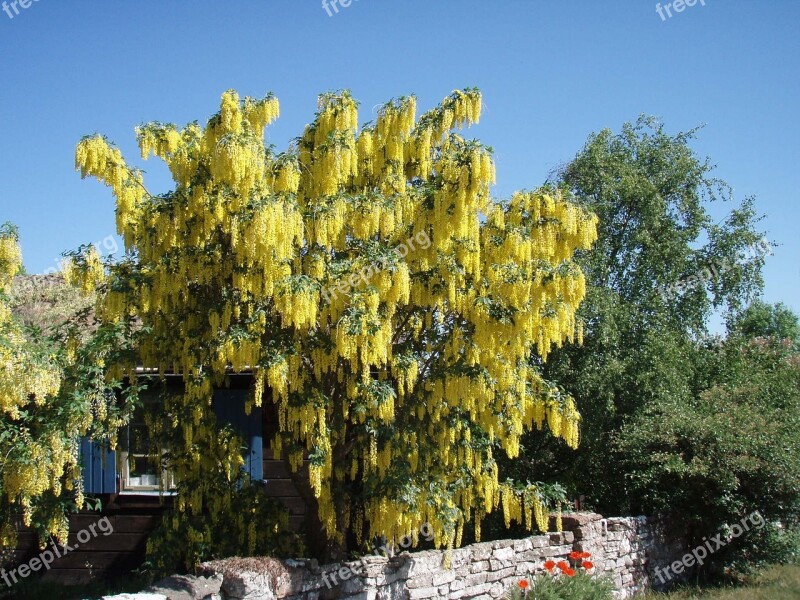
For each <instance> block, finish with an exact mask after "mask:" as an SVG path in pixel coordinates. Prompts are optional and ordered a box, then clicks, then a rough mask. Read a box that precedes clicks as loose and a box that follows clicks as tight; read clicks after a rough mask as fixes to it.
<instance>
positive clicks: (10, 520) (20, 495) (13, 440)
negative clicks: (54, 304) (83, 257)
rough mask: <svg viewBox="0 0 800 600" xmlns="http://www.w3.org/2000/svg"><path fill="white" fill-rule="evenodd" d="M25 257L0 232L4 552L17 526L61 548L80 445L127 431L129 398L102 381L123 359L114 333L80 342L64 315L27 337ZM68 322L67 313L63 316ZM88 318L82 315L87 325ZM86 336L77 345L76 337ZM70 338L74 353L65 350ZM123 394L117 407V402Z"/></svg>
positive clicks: (79, 495)
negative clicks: (20, 313)
mask: <svg viewBox="0 0 800 600" xmlns="http://www.w3.org/2000/svg"><path fill="white" fill-rule="evenodd" d="M21 264H22V254H21V252H20V248H19V243H18V233H17V229H16V228H15V227H14V226H12V225H10V224H5V225H3V226H0V546H2V547H3V548H13V547H14V546H15V544H16V540H17V533H18V531H19V529H20V527H21V526H23V525H24V526H29V527H31V528H33V530H34V531H35V532H37V533H38V534H39V538H40V540H41V541H42V543H46V541H47V539H48V538H49V537H50V536H53V537H55V538H56V539H57V540H59V541H60V542H62V543H66V541H67V533H68V521H67V515H68V513H70V512H74V511H75V510H80V509H82V508H83V507H84V497H83V494H84V490H83V488H82V483H81V482H82V477H81V466H80V456H79V451H78V440H79V438H80V437H81V436H85V435H96V436H97V437H98V438H105V437H108V436H109V435H112V436H113V435H114V433H115V432H116V430H117V429H118V428H119V427H120V426H121V425H122V424H123V423H124V422H125V420H126V418H127V416H126V415H127V411H128V409H129V408H130V406H131V405H130V403H129V402H127V400H125V398H127V397H128V394H127V393H125V392H121V390H119V389H118V387H117V385H116V384H117V383H118V382H114V381H111V380H108V379H107V378H106V373H105V371H104V369H103V362H104V361H105V360H110V361H116V360H118V356H117V354H116V353H118V352H127V345H126V343H125V342H124V341H123V340H124V338H125V336H120V335H118V334H119V332H118V331H117V329H118V328H117V326H116V325H114V324H112V325H109V326H108V327H101V328H97V329H95V330H94V331H93V332H91V334H86V331H87V328H86V326H85V323H86V321H85V318H82V317H81V315H76V314H65V315H63V319H61V320H59V322H58V323H53V325H55V326H57V327H55V329H48V330H47V331H42V329H41V328H36V327H33V326H28V327H23V325H22V323H21V322H20V320H19V319H17V318H16V317H15V315H14V314H13V311H12V308H13V303H12V301H11V291H12V284H13V281H14V276H15V275H16V274H17V273H18V272H19V271H20V266H21ZM68 312H69V311H68ZM84 317H85V315H84ZM81 331H82V332H83V333H84V334H85V335H81V334H80V332H81ZM67 338H69V339H70V340H71V341H70V343H65V340H66V339H67ZM115 392H120V395H121V397H122V398H123V402H118V401H117V400H116V399H115V395H116V394H115Z"/></svg>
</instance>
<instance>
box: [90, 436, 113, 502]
mask: <svg viewBox="0 0 800 600" xmlns="http://www.w3.org/2000/svg"><path fill="white" fill-rule="evenodd" d="M81 469H82V470H83V490H84V492H85V493H87V494H116V493H117V453H116V452H114V451H113V450H109V449H108V447H107V446H104V445H102V444H100V443H99V442H93V441H92V440H90V439H89V438H86V437H84V438H81Z"/></svg>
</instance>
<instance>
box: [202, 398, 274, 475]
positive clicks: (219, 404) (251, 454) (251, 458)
mask: <svg viewBox="0 0 800 600" xmlns="http://www.w3.org/2000/svg"><path fill="white" fill-rule="evenodd" d="M248 394H249V392H248V391H247V390H229V389H221V390H216V391H215V392H214V400H213V402H212V407H213V409H214V414H215V415H216V416H217V420H218V421H219V422H220V424H221V425H230V426H231V427H233V429H234V431H236V432H237V433H238V434H239V435H241V436H242V438H244V441H245V443H246V444H247V451H246V453H245V455H244V469H245V471H247V473H248V474H249V475H250V478H251V479H255V480H261V479H264V448H263V432H262V415H263V410H262V409H261V408H260V407H255V406H254V407H253V408H252V410H251V411H250V414H249V415H248V414H245V411H244V406H245V403H246V402H247V397H248Z"/></svg>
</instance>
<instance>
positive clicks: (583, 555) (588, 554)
mask: <svg viewBox="0 0 800 600" xmlns="http://www.w3.org/2000/svg"><path fill="white" fill-rule="evenodd" d="M591 555H592V553H591V552H581V558H589V557H590V556H591Z"/></svg>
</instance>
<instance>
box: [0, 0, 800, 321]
mask: <svg viewBox="0 0 800 600" xmlns="http://www.w3.org/2000/svg"><path fill="white" fill-rule="evenodd" d="M23 1H25V2H26V3H27V2H28V0H23ZM704 2H705V5H702V4H701V3H700V1H699V0H698V2H697V3H696V5H695V6H693V7H686V8H685V10H683V11H682V12H680V13H675V12H674V11H673V13H672V17H670V18H666V20H662V18H661V17H659V15H658V14H657V12H656V3H655V2H653V1H651V0H635V1H634V0H608V1H606V2H598V1H596V0H584V1H548V2H544V1H536V0H509V1H501V0H496V1H487V0H483V1H480V2H479V1H474V0H463V1H459V2H456V1H455V0H405V1H402V2H388V1H386V0H354V1H353V2H352V4H351V6H349V7H347V8H340V9H339V13H338V14H333V16H328V14H327V13H326V11H325V10H324V9H323V7H322V5H321V0H238V1H237V2H220V1H218V0H217V1H211V0H191V2H190V1H189V0H184V1H182V2H179V1H177V0H173V1H172V2H164V1H163V0H161V1H156V0H138V1H137V2H102V3H101V2H88V1H85V0H70V1H69V2H65V1H63V0H61V1H56V0H37V1H35V2H31V3H30V6H29V7H28V8H21V7H20V6H19V5H18V6H17V8H18V10H19V14H18V15H15V16H14V18H13V19H12V18H9V17H8V16H7V14H6V13H5V12H0V57H2V60H0V106H1V107H2V116H0V123H2V126H1V127H2V129H0V181H2V185H3V189H2V192H0V221H5V220H10V221H13V222H14V223H16V224H18V225H19V227H20V230H21V236H22V248H23V253H24V260H25V265H26V267H27V269H28V271H29V272H43V271H45V270H47V269H48V268H50V267H53V266H55V262H56V260H57V258H58V257H59V254H60V253H61V252H62V251H63V250H66V249H70V248H76V247H77V246H78V245H79V244H81V243H90V242H95V241H98V240H102V239H104V238H105V237H106V236H108V235H110V234H113V233H114V214H113V203H112V199H111V196H110V194H109V192H108V190H107V189H106V188H104V187H102V186H101V185H99V184H98V183H96V182H94V181H89V180H87V181H82V180H81V179H80V177H79V176H78V174H76V173H75V171H74V170H73V156H74V147H75V143H76V142H77V141H78V140H79V138H80V137H81V136H82V135H84V134H87V133H94V132H100V133H103V134H106V135H107V136H108V137H109V138H110V139H112V140H114V141H115V142H116V143H117V144H118V145H119V146H120V148H121V149H122V150H123V152H124V153H125V155H126V156H127V157H128V159H129V161H131V162H133V163H134V164H136V165H138V166H142V167H144V168H145V170H147V171H148V172H149V173H148V182H149V187H150V188H151V189H155V190H158V191H164V190H165V189H166V186H167V185H168V180H167V179H166V178H165V171H164V169H162V168H161V166H160V165H159V164H158V163H157V162H155V161H148V162H146V163H142V162H141V161H140V160H139V159H138V151H137V149H136V144H135V139H134V134H133V128H134V126H135V125H137V124H138V123H141V122H145V121H151V120H159V121H169V122H175V123H178V124H184V123H186V122H189V121H192V120H195V119H198V120H200V121H205V119H206V118H207V117H208V116H209V115H210V114H212V113H213V112H214V111H216V110H217V109H218V103H219V96H220V94H221V93H222V92H223V91H224V90H226V89H228V88H235V89H237V90H238V91H239V92H240V93H241V94H243V95H245V94H246V95H251V96H261V95H264V94H265V93H267V92H269V91H272V92H274V93H275V94H276V95H277V96H278V98H279V99H280V101H281V109H282V117H281V118H280V120H279V121H278V123H277V124H275V125H273V126H272V127H271V128H270V129H269V130H268V136H269V141H270V142H272V143H274V144H276V146H278V148H281V149H282V148H284V147H285V146H286V144H287V142H288V140H289V139H290V138H292V137H294V136H296V135H298V134H299V133H300V132H301V131H302V128H303V126H304V124H305V123H307V122H308V121H309V120H310V119H311V117H312V115H313V112H314V110H315V106H316V97H317V94H319V93H320V92H323V91H327V90H332V89H340V88H350V89H351V90H352V91H353V93H354V95H355V96H356V97H357V98H358V99H359V100H360V101H361V103H362V111H361V117H362V121H366V120H369V119H371V118H372V116H373V115H372V114H371V113H372V107H373V106H375V105H377V104H379V103H382V102H384V101H386V100H388V99H389V98H391V97H395V96H399V95H407V94H410V93H415V94H416V95H417V96H418V99H419V105H420V108H421V109H425V108H428V107H430V106H432V105H434V104H436V103H437V102H438V101H439V100H440V99H441V98H442V97H444V96H445V95H446V94H448V93H449V92H450V91H451V90H452V89H454V88H462V87H466V86H477V87H479V88H481V89H482V90H483V93H484V99H485V107H486V109H485V113H484V116H483V119H482V121H481V124H480V125H479V126H478V127H476V128H473V129H472V130H471V135H474V136H475V137H479V138H481V139H482V140H483V141H484V142H486V143H488V144H490V145H492V146H493V147H494V148H495V151H496V159H497V165H498V186H497V189H496V192H497V194H498V195H503V196H505V195H508V194H509V193H510V192H512V191H513V190H515V189H519V188H523V187H527V188H530V187H534V186H536V185H538V184H540V183H542V182H543V181H544V180H545V178H546V176H547V174H548V172H549V171H550V170H551V169H552V168H553V167H555V166H557V165H559V164H561V163H563V162H566V161H568V160H569V159H571V158H572V157H573V156H574V155H575V154H576V152H577V151H578V150H579V149H580V148H581V147H582V146H583V144H584V142H585V141H586V138H587V136H588V135H589V134H590V133H591V132H594V131H599V130H600V129H603V128H605V127H610V128H612V129H614V130H618V129H619V127H620V126H621V124H622V123H623V122H625V121H629V120H633V119H635V118H636V117H637V115H639V114H640V113H648V114H653V115H657V116H659V117H661V118H662V119H663V120H664V122H665V124H666V126H667V129H668V130H669V131H671V132H677V131H679V130H686V129H689V128H691V127H694V126H696V125H699V124H706V127H705V129H703V131H702V132H701V134H700V139H699V140H698V141H697V143H696V144H695V148H696V150H697V151H698V152H699V153H700V154H701V155H707V156H709V157H710V158H711V159H712V161H713V162H714V163H715V164H716V165H718V169H717V171H716V173H717V175H718V176H720V177H722V178H724V179H726V180H727V181H728V182H729V183H730V184H731V185H732V186H733V187H734V189H735V192H736V197H737V198H738V199H741V198H742V197H744V196H747V195H756V196H757V198H758V207H759V209H760V211H761V212H763V213H766V214H767V218H766V219H765V220H764V221H763V222H762V226H763V229H764V230H766V231H767V233H768V237H769V238H770V239H771V240H774V241H776V242H778V243H779V244H781V246H780V247H778V248H777V249H776V250H775V254H774V256H771V257H769V258H768V259H767V264H766V269H765V278H766V293H765V298H766V299H767V300H768V301H771V302H775V301H779V300H780V301H784V302H786V303H787V304H789V305H790V306H791V307H793V309H794V310H795V311H796V312H800V300H799V299H798V296H799V295H800V294H799V292H800V265H799V264H798V257H800V232H798V223H799V222H800V208H798V204H799V203H798V199H797V190H798V189H800V153H799V152H798V140H799V139H800V127H799V126H798V107H800V93H799V90H800V77H798V75H800V69H798V67H799V66H800V64H799V63H800V61H799V60H798V59H799V58H800V52H798V50H800V36H799V35H798V32H797V27H798V23H800V3H798V2H796V1H795V0H771V1H769V2H764V1H759V2H753V1H752V0H704ZM662 4H666V3H665V2H662ZM9 10H10V12H11V14H12V15H13V14H14V10H13V7H9ZM159 188H160V189H159ZM726 210H727V208H726V207H725V206H720V207H715V208H713V214H714V215H715V216H716V217H722V215H723V214H724V213H725V211H726Z"/></svg>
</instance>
